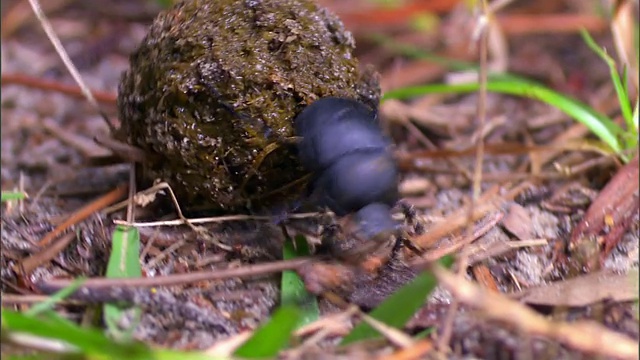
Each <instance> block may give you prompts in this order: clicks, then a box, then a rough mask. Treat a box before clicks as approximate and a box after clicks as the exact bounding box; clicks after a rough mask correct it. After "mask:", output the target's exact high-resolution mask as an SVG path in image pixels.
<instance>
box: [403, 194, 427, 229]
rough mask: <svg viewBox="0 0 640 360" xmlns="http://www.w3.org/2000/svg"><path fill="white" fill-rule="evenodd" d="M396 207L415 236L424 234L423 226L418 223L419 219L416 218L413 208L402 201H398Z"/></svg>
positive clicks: (416, 214)
mask: <svg viewBox="0 0 640 360" xmlns="http://www.w3.org/2000/svg"><path fill="white" fill-rule="evenodd" d="M398 205H399V206H400V209H401V211H402V213H403V214H404V218H405V219H406V221H407V224H408V225H409V226H411V228H412V230H413V232H414V233H415V234H416V235H421V234H424V233H425V231H426V229H425V227H424V224H423V223H422V222H421V221H420V217H419V216H418V213H417V212H416V209H415V207H413V205H410V204H408V203H406V202H404V201H399V202H398Z"/></svg>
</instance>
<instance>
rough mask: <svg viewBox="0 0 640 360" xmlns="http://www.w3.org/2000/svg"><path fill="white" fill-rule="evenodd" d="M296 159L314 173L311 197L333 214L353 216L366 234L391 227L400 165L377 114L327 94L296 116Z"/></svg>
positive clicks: (369, 236) (349, 101)
mask: <svg viewBox="0 0 640 360" xmlns="http://www.w3.org/2000/svg"><path fill="white" fill-rule="evenodd" d="M294 129H295V133H296V136H298V137H300V138H301V139H300V141H299V142H298V144H297V149H298V157H299V159H300V162H301V163H302V165H303V167H305V168H306V169H307V170H308V171H309V172H311V173H312V181H311V183H310V185H311V189H310V191H311V197H312V198H313V199H315V200H316V201H317V202H318V204H319V205H321V206H325V207H327V208H329V209H330V210H331V211H333V212H334V213H335V214H336V215H337V216H345V215H347V214H355V219H356V221H357V223H358V226H359V230H360V231H361V232H362V234H363V235H364V236H365V237H366V238H369V239H371V238H375V237H376V236H377V235H379V234H387V233H391V232H393V231H395V229H396V228H397V227H398V224H397V223H396V222H395V221H394V220H393V219H392V218H391V207H392V206H393V205H394V204H395V203H396V202H397V200H398V187H397V182H398V168H397V164H396V162H395V160H394V158H393V156H392V154H391V152H390V145H391V142H390V141H389V140H388V139H387V138H386V137H385V136H384V135H383V133H382V130H381V128H380V124H379V122H378V117H377V112H376V111H375V110H371V109H370V108H368V107H367V106H365V105H364V104H362V103H360V102H358V101H355V100H351V99H345V98H337V97H325V98H321V99H319V100H317V101H315V102H313V103H312V104H310V105H309V106H307V107H306V108H305V109H304V110H303V111H302V112H300V114H298V115H297V117H296V118H295V119H294Z"/></svg>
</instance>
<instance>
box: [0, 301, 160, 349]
mask: <svg viewBox="0 0 640 360" xmlns="http://www.w3.org/2000/svg"><path fill="white" fill-rule="evenodd" d="M2 327H3V332H4V331H8V332H9V333H27V334H30V335H32V336H38V337H43V338H48V339H56V340H59V341H63V342H65V343H67V344H69V345H71V346H73V347H75V348H77V350H78V351H79V352H81V353H83V354H85V355H87V356H95V357H96V358H101V359H122V360H127V359H132V360H133V359H136V360H137V359H140V360H142V359H153V356H152V352H151V351H150V350H149V349H148V348H147V347H146V346H145V345H144V344H142V343H137V342H129V343H118V342H115V341H114V340H111V339H109V338H107V337H106V336H105V335H104V334H102V332H100V331H98V330H95V329H87V328H82V327H80V326H78V325H76V324H74V323H71V322H69V321H68V320H66V319H63V318H61V317H59V316H57V314H55V313H53V312H50V313H46V314H41V315H40V316H28V315H25V314H21V313H19V312H14V311H9V310H4V309H3V310H2Z"/></svg>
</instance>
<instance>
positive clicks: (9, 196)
mask: <svg viewBox="0 0 640 360" xmlns="http://www.w3.org/2000/svg"><path fill="white" fill-rule="evenodd" d="M0 195H1V196H2V199H0V201H2V202H5V201H11V200H22V199H25V198H26V197H27V194H25V193H23V192H16V191H2V192H1V193H0Z"/></svg>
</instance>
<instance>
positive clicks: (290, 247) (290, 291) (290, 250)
mask: <svg viewBox="0 0 640 360" xmlns="http://www.w3.org/2000/svg"><path fill="white" fill-rule="evenodd" d="M293 241H295V244H294V243H293ZM293 241H289V240H287V241H286V242H285V244H284V247H283V249H282V253H283V258H284V259H285V260H289V259H294V258H296V257H301V256H308V255H309V254H310V252H309V243H308V242H307V240H306V239H305V237H304V236H302V235H298V236H296V237H295V239H293ZM294 245H295V246H294ZM281 287H282V289H281V291H280V305H281V306H297V307H299V308H300V310H301V311H302V314H301V318H300V323H299V324H298V326H296V328H300V327H302V326H304V325H306V324H309V323H312V322H314V321H316V320H318V318H319V317H320V309H319V307H318V300H317V299H316V297H315V296H314V295H313V294H310V293H309V292H308V291H307V289H306V287H305V285H304V282H303V281H302V279H301V278H300V276H298V274H297V273H296V272H295V271H293V270H285V271H283V272H282V285H281Z"/></svg>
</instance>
